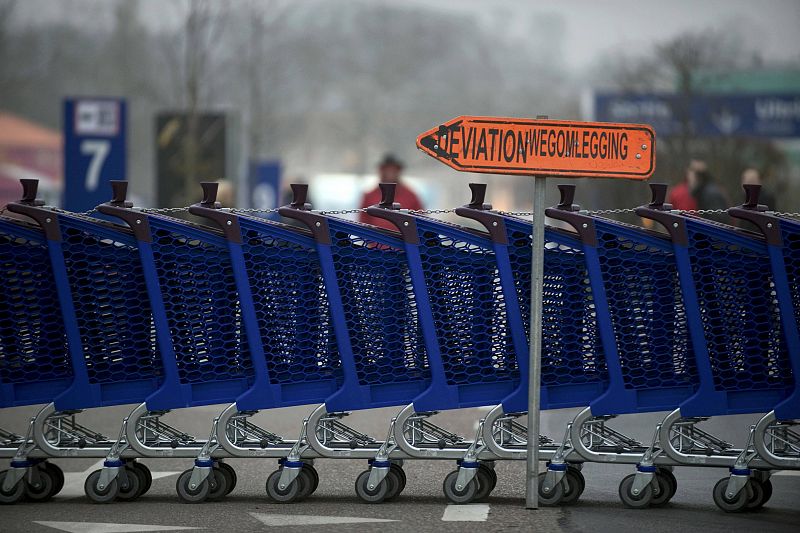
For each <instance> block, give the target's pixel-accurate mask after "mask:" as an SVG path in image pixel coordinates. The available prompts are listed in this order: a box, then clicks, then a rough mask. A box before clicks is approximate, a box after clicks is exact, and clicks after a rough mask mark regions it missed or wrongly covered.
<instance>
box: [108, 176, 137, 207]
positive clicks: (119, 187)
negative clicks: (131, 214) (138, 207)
mask: <svg viewBox="0 0 800 533" xmlns="http://www.w3.org/2000/svg"><path fill="white" fill-rule="evenodd" d="M127 197H128V182H127V181H122V180H111V201H110V202H108V203H109V205H113V206H114V207H133V203H132V202H126V201H125V199H126V198H127Z"/></svg>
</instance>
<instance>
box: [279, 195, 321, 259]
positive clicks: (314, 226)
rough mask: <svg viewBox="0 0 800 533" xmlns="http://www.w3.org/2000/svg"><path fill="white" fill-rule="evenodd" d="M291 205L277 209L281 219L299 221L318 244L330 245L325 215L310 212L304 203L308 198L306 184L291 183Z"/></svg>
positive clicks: (307, 205)
mask: <svg viewBox="0 0 800 533" xmlns="http://www.w3.org/2000/svg"><path fill="white" fill-rule="evenodd" d="M290 187H291V188H292V203H291V204H289V205H285V206H283V207H279V208H278V214H280V215H281V216H282V217H286V218H291V219H294V220H299V221H300V222H302V223H303V224H305V225H306V227H308V229H309V230H310V231H311V234H312V235H313V236H314V240H315V241H317V242H318V243H319V244H330V243H331V233H330V230H329V229H328V219H327V218H326V217H325V215H320V214H319V213H314V212H312V211H311V204H309V203H308V202H306V199H307V198H308V184H306V183H292V184H291V185H290Z"/></svg>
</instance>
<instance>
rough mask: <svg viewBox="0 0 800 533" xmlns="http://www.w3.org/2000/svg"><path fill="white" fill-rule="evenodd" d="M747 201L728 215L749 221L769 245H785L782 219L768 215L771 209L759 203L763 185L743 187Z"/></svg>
mask: <svg viewBox="0 0 800 533" xmlns="http://www.w3.org/2000/svg"><path fill="white" fill-rule="evenodd" d="M742 188H743V189H744V196H745V200H744V203H743V204H742V205H740V206H739V207H731V208H730V209H728V214H729V215H730V216H732V217H733V218H738V219H740V220H747V221H748V222H751V223H753V224H754V225H755V226H756V227H757V228H758V229H759V231H760V232H761V233H762V234H763V235H764V238H765V239H766V240H767V244H771V245H775V246H780V245H781V244H782V243H783V239H782V237H781V229H780V219H779V218H778V217H776V216H775V215H768V214H767V213H766V211H767V210H768V209H769V208H768V207H767V206H766V205H763V204H759V203H758V196H759V194H760V193H761V185H756V184H754V183H753V184H746V185H742Z"/></svg>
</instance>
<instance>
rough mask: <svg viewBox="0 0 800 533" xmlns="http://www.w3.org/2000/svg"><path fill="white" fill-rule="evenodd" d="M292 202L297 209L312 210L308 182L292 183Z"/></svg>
mask: <svg viewBox="0 0 800 533" xmlns="http://www.w3.org/2000/svg"><path fill="white" fill-rule="evenodd" d="M290 187H291V188H292V203H291V204H290V205H291V206H292V207H293V208H295V209H300V210H302V211H311V204H310V203H308V184H307V183H292V184H291V185H290Z"/></svg>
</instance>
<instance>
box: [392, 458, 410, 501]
mask: <svg viewBox="0 0 800 533" xmlns="http://www.w3.org/2000/svg"><path fill="white" fill-rule="evenodd" d="M389 469H390V470H393V471H394V473H395V474H397V479H398V480H399V482H400V486H399V488H398V489H397V495H398V496H399V495H400V494H401V493H402V492H403V491H404V490H406V482H407V481H408V479H407V478H406V471H405V470H403V467H402V465H399V464H397V463H392V464H391V466H390V467H389Z"/></svg>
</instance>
